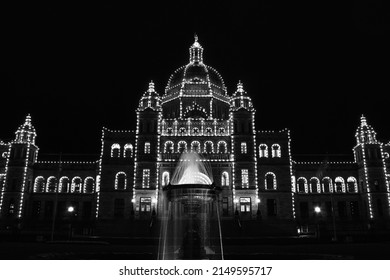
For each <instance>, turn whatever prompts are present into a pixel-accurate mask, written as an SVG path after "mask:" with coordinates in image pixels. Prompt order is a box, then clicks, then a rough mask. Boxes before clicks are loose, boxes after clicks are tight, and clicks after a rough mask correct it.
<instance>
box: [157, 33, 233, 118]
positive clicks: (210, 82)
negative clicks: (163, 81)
mask: <svg viewBox="0 0 390 280" xmlns="http://www.w3.org/2000/svg"><path fill="white" fill-rule="evenodd" d="M189 51H190V59H189V60H190V61H189V63H188V64H186V65H184V66H182V67H180V68H178V69H177V70H176V71H175V72H174V73H173V74H172V75H171V77H170V78H169V81H168V84H167V86H166V88H165V94H164V95H163V96H162V98H161V105H162V111H163V118H164V119H204V120H205V119H213V118H216V119H227V118H228V117H229V108H230V98H231V97H230V96H228V95H227V91H226V86H225V83H224V82H223V79H222V77H221V75H220V74H219V73H218V72H217V70H215V69H214V68H212V67H210V66H208V65H206V64H204V63H203V47H202V46H201V45H200V44H199V42H198V37H196V36H195V42H194V43H193V44H192V46H191V47H190V49H189Z"/></svg>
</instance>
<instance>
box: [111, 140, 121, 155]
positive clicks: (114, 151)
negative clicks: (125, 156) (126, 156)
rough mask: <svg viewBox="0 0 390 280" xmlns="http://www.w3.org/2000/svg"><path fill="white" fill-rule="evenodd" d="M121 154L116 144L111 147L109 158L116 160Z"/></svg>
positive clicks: (119, 147)
mask: <svg viewBox="0 0 390 280" xmlns="http://www.w3.org/2000/svg"><path fill="white" fill-rule="evenodd" d="M120 154H121V146H120V145H119V144H118V143H115V144H112V146H111V157H115V158H118V157H119V156H120Z"/></svg>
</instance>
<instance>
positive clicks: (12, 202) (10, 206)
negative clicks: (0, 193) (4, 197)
mask: <svg viewBox="0 0 390 280" xmlns="http://www.w3.org/2000/svg"><path fill="white" fill-rule="evenodd" d="M13 214H15V199H14V198H11V199H10V200H9V204H8V215H13Z"/></svg>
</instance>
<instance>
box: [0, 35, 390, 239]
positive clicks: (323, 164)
mask: <svg viewBox="0 0 390 280" xmlns="http://www.w3.org/2000/svg"><path fill="white" fill-rule="evenodd" d="M189 52H190V57H189V62H188V63H187V64H186V65H184V66H182V67H180V68H178V69H177V70H176V71H175V72H174V73H173V74H172V75H171V77H170V79H169V81H168V84H167V86H166V88H165V93H164V94H163V95H160V94H159V93H158V92H157V91H156V90H155V85H154V83H153V82H150V83H149V87H148V89H147V90H146V91H145V93H144V94H143V95H142V97H141V99H140V101H139V106H138V109H137V110H136V117H137V126H136V127H135V130H120V131H118V130H116V131H114V130H110V129H108V128H103V130H102V138H101V152H100V157H99V158H96V160H94V161H89V162H85V161H84V162H80V161H66V160H58V161H42V160H41V161H40V160H38V151H39V149H38V146H37V145H36V144H35V138H36V135H37V134H36V131H35V129H34V127H33V125H32V120H31V117H30V116H29V115H28V116H27V117H26V120H25V122H24V123H23V124H22V125H21V126H20V127H19V129H18V130H17V131H16V136H15V139H14V140H13V141H10V142H1V143H0V152H1V156H2V157H1V160H0V176H1V177H0V180H1V183H0V186H1V197H0V211H1V212H0V213H1V221H2V223H3V224H7V223H12V222H18V223H20V222H23V224H24V225H26V226H28V225H31V224H40V223H41V224H44V222H45V221H46V222H48V223H50V222H51V221H52V219H53V217H54V216H56V217H58V221H61V220H62V219H65V218H66V215H67V212H66V209H67V208H68V207H69V206H72V207H74V212H75V214H74V217H73V219H76V220H77V221H79V222H80V223H81V224H83V225H93V227H96V230H97V231H99V230H98V229H99V225H100V228H102V226H101V225H104V224H114V222H118V223H125V222H124V221H128V220H131V221H132V223H133V225H139V226H142V223H141V222H139V223H137V222H136V221H145V220H146V221H148V220H150V218H151V217H152V216H154V215H156V216H157V217H158V212H159V205H158V201H159V191H160V190H161V189H162V187H164V186H166V185H167V184H168V183H169V181H170V178H171V177H172V174H173V172H174V169H175V166H176V163H177V161H178V160H179V157H180V155H181V153H183V152H187V151H194V152H197V153H200V154H202V155H203V156H204V157H205V159H206V160H207V161H209V162H210V165H211V167H212V172H213V178H214V182H215V184H216V185H219V186H221V188H222V191H221V193H220V197H219V206H220V208H221V211H220V213H222V216H223V221H224V222H225V223H226V224H227V225H228V224H229V221H235V220H237V218H238V217H239V219H240V220H247V221H253V223H251V226H252V227H249V228H250V232H249V231H248V232H247V234H248V235H250V234H252V235H254V234H262V233H263V234H265V235H266V234H271V232H272V234H277V233H281V234H297V233H305V232H306V231H307V232H310V227H311V226H312V225H313V224H315V223H316V222H318V219H320V220H321V221H322V223H323V226H324V227H325V230H329V231H330V232H331V228H332V227H335V226H337V227H338V231H339V233H341V234H342V233H343V232H344V233H345V232H349V231H360V232H364V231H365V230H368V229H372V228H375V227H378V228H382V229H386V228H387V227H388V225H387V222H388V220H389V209H390V208H389V203H390V186H389V178H390V177H389V169H388V167H389V153H390V145H389V144H384V143H381V142H380V141H378V140H377V139H376V133H375V131H374V129H373V128H372V127H371V126H370V125H369V124H368V122H367V120H366V119H365V117H363V116H362V117H361V120H360V125H359V126H358V128H357V131H356V135H355V136H356V141H357V144H356V146H355V147H354V148H353V155H354V161H350V162H343V161H332V160H331V159H326V160H322V161H321V160H320V161H300V160H296V159H295V158H294V155H292V154H291V139H290V131H289V130H288V129H284V130H280V131H261V130H257V129H259V128H261V125H258V124H256V123H255V113H256V111H255V108H254V105H253V103H252V101H251V98H250V94H248V93H247V92H246V91H245V89H244V86H243V84H242V83H241V82H238V85H237V89H236V90H235V92H234V93H232V94H228V92H227V89H226V86H225V83H224V81H223V79H222V77H221V75H220V74H219V73H218V72H217V71H216V70H215V69H214V68H212V67H210V66H208V65H206V64H205V63H204V62H203V48H202V46H201V45H200V44H199V42H198V39H197V38H195V42H194V43H193V45H192V46H191V47H190V49H189ZM54 210H55V213H54V214H55V215H54V214H53V212H54ZM134 221H135V222H134ZM232 224H233V222H232ZM267 228H268V229H272V230H270V231H267ZM109 230H112V232H114V231H115V230H114V229H113V228H109Z"/></svg>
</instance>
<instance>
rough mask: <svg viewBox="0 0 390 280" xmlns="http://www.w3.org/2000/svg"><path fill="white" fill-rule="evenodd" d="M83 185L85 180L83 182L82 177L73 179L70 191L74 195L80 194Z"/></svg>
mask: <svg viewBox="0 0 390 280" xmlns="http://www.w3.org/2000/svg"><path fill="white" fill-rule="evenodd" d="M82 184H83V180H81V178H80V177H78V176H76V177H73V179H72V185H71V190H70V191H71V192H72V193H80V192H81V186H82Z"/></svg>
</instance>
